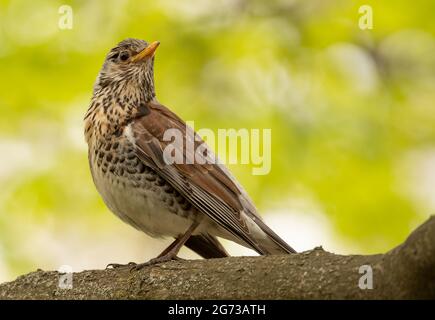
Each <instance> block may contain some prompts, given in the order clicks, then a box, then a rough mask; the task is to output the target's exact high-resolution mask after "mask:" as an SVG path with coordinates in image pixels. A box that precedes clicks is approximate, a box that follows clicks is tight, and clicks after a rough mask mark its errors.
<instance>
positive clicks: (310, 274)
mask: <svg viewBox="0 0 435 320" xmlns="http://www.w3.org/2000/svg"><path fill="white" fill-rule="evenodd" d="M362 265H369V266H371V268H372V270H373V289H366V290H362V289H360V287H359V285H358V283H359V281H360V277H361V276H363V274H360V273H359V270H360V267H361V266H362ZM59 277H60V274H59V273H58V272H55V271H36V272H32V273H29V274H27V275H23V276H20V277H18V278H17V279H16V280H15V281H12V282H9V283H4V284H1V285H0V299H403V298H406V299H417V298H429V299H435V217H431V218H430V219H429V220H428V221H427V222H425V223H424V224H423V225H421V226H420V227H419V228H418V229H416V230H415V231H414V232H413V233H412V234H411V235H410V236H409V237H408V239H407V240H406V241H405V242H404V243H403V244H401V245H400V246H398V247H396V248H394V249H393V250H391V251H389V252H387V253H386V254H378V255H367V256H363V255H351V256H343V255H336V254H333V253H330V252H325V251H324V250H323V249H321V248H315V249H314V250H311V251H307V252H303V253H299V254H294V255H280V256H267V257H232V258H225V259H212V260H195V261H183V262H180V261H174V262H169V263H164V264H161V265H156V266H153V267H148V268H144V269H142V270H140V271H130V270H129V268H121V269H116V270H114V269H108V270H90V271H83V272H80V273H74V274H73V288H72V289H60V288H59V287H58V282H59Z"/></svg>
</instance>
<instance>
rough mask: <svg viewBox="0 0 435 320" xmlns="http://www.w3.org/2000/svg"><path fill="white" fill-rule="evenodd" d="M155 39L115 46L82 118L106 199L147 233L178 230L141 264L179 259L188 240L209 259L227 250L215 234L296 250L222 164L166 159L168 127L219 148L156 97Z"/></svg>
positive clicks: (260, 247)
mask: <svg viewBox="0 0 435 320" xmlns="http://www.w3.org/2000/svg"><path fill="white" fill-rule="evenodd" d="M158 46H159V42H153V43H147V42H146V41H143V40H138V39H126V40H124V41H122V42H120V43H119V44H118V45H117V46H116V47H115V48H113V49H112V50H110V52H109V53H108V55H107V57H106V60H105V61H104V64H103V67H102V68H101V70H100V73H99V74H98V77H97V80H96V83H95V85H94V92H93V97H92V100H91V103H90V106H89V109H88V111H87V113H86V115H85V118H84V120H85V138H86V142H87V143H88V147H89V148H88V157H89V164H90V168H91V173H92V177H93V180H94V183H95V186H96V188H97V190H98V192H99V193H100V195H101V196H102V198H103V200H104V202H105V204H106V205H107V207H108V208H109V209H110V210H111V211H112V212H113V213H115V214H116V215H117V216H118V217H119V218H121V220H123V221H124V222H126V223H128V224H129V225H131V226H133V227H134V228H136V229H138V230H140V231H143V232H145V233H147V234H148V235H150V236H153V237H173V238H175V241H174V242H172V243H171V245H170V246H169V247H168V248H166V249H165V250H164V251H163V252H162V253H161V254H160V255H159V256H158V257H157V258H155V259H152V260H150V261H149V262H147V263H143V264H140V265H137V266H136V267H141V266H145V265H150V264H154V263H159V262H164V261H169V260H172V259H177V254H178V252H179V250H180V248H181V247H182V246H183V245H185V246H187V247H188V248H190V249H191V250H193V251H195V252H196V253H198V254H199V255H200V256H202V257H204V258H206V259H207V258H220V257H227V256H228V253H227V252H226V250H225V249H224V247H223V246H222V245H221V243H220V242H219V241H218V239H217V237H222V238H225V239H229V240H232V241H234V242H236V243H239V244H241V245H243V246H246V247H248V248H252V249H253V250H255V251H256V252H258V253H259V254H261V255H269V254H285V253H295V250H293V249H292V248H291V247H290V246H289V245H288V244H287V243H286V242H284V241H283V240H282V239H281V238H280V237H279V236H278V235H277V234H276V233H275V232H273V231H272V230H271V229H270V228H269V227H268V226H267V225H266V224H265V223H264V221H263V220H262V219H261V217H260V216H259V215H258V213H257V210H256V208H255V206H254V204H253V202H252V201H251V199H250V198H249V196H248V194H247V193H246V191H245V190H244V189H243V187H242V186H241V185H240V184H239V183H238V182H237V181H236V179H235V178H234V177H233V176H232V175H231V173H230V172H229V170H228V169H227V168H226V167H225V166H224V165H222V164H221V163H219V162H218V161H196V162H195V161H194V163H183V161H181V163H179V162H180V161H178V162H175V163H171V162H168V161H167V157H165V152H164V150H165V148H166V147H167V146H168V144H169V143H171V142H170V141H166V139H164V137H163V136H164V133H165V131H166V130H169V129H177V130H180V132H181V133H182V136H183V139H184V140H185V142H187V141H188V140H189V141H194V145H195V150H196V149H197V148H198V147H201V148H202V149H201V150H202V154H204V157H206V158H207V159H214V154H213V152H212V150H210V149H209V147H208V146H207V145H206V143H205V142H203V141H202V140H201V138H200V137H199V136H198V135H197V134H196V133H195V132H194V131H193V130H189V127H186V124H185V122H184V121H183V120H181V119H180V118H179V117H178V116H177V115H176V114H174V113H173V112H172V111H170V110H169V109H168V108H166V107H165V106H163V105H161V104H160V103H159V102H158V101H157V99H156V94H155V87H154V54H155V51H156V49H157V47H158ZM184 145H185V144H184ZM175 148H178V151H179V152H181V153H182V156H183V159H187V158H189V157H190V158H191V157H192V154H188V153H191V152H192V151H191V150H186V148H180V147H179V146H175ZM204 151H205V152H204ZM113 265H114V266H119V265H115V264H113Z"/></svg>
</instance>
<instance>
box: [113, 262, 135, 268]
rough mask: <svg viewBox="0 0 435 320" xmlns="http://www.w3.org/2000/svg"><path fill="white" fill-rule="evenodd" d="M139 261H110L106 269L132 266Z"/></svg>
mask: <svg viewBox="0 0 435 320" xmlns="http://www.w3.org/2000/svg"><path fill="white" fill-rule="evenodd" d="M136 265H137V263H136V262H129V263H127V264H122V263H109V264H108V265H107V266H106V269H119V268H124V267H132V266H136Z"/></svg>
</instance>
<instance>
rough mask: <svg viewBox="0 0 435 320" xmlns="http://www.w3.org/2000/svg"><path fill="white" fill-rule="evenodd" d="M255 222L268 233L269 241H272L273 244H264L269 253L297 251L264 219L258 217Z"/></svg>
mask: <svg viewBox="0 0 435 320" xmlns="http://www.w3.org/2000/svg"><path fill="white" fill-rule="evenodd" d="M255 223H256V224H257V225H258V227H259V228H260V229H261V230H262V231H263V232H264V233H265V234H266V235H267V237H268V240H270V241H269V242H272V246H270V245H269V246H267V247H269V248H267V247H266V245H265V244H263V245H262V247H263V248H264V249H266V250H267V252H268V254H280V253H297V251H296V250H295V249H293V248H292V247H290V246H289V245H288V244H287V242H285V241H284V240H283V239H281V238H280V237H279V236H278V235H277V234H276V233H275V232H274V231H273V230H272V229H271V228H269V227H268V226H267V225H266V224H265V223H264V222H263V221H262V220H260V219H256V220H255Z"/></svg>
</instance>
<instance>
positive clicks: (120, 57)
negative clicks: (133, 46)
mask: <svg viewBox="0 0 435 320" xmlns="http://www.w3.org/2000/svg"><path fill="white" fill-rule="evenodd" d="M129 57H130V55H129V54H128V52H126V51H124V52H121V55H120V56H119V59H121V60H122V61H126V60H127V59H128V58H129Z"/></svg>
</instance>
